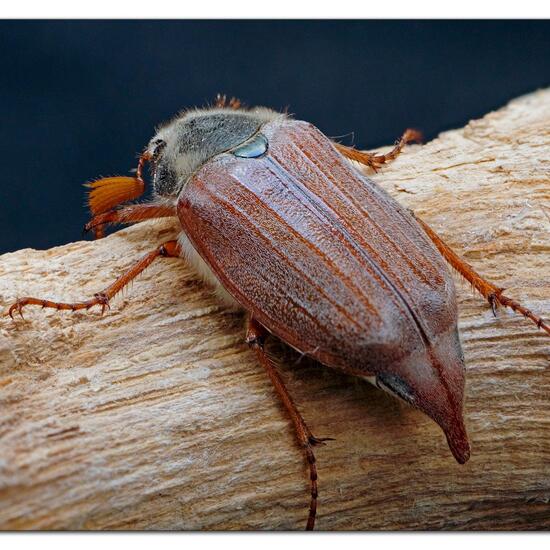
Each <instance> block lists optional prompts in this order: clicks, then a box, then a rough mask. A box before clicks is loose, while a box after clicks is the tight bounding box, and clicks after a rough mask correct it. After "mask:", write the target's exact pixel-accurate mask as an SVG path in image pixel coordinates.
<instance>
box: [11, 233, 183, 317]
mask: <svg viewBox="0 0 550 550" xmlns="http://www.w3.org/2000/svg"><path fill="white" fill-rule="evenodd" d="M179 255H180V249H179V245H178V242H177V241H167V242H165V243H164V244H161V245H160V246H158V247H157V248H156V249H155V250H153V251H152V252H149V253H148V254H146V255H145V256H143V258H141V259H140V260H138V261H137V262H136V263H135V264H134V265H133V266H132V267H131V268H130V269H129V270H128V271H127V272H126V273H124V274H123V275H121V276H120V277H119V278H118V279H117V280H116V281H115V282H114V283H113V284H111V285H110V286H108V287H107V288H106V289H105V290H103V291H101V292H97V293H96V294H94V297H93V298H91V299H89V300H85V301H82V302H73V303H65V302H53V301H51V300H44V299H41V298H32V297H25V298H20V299H18V300H17V301H16V302H15V303H14V304H12V306H11V307H10V308H9V310H8V314H9V316H10V317H11V318H12V319H13V314H14V312H15V311H17V312H19V315H21V317H23V308H24V307H25V306H28V305H36V306H42V308H45V307H47V308H52V309H57V310H70V311H77V310H79V309H90V308H91V307H93V306H96V305H99V306H101V313H102V314H103V313H104V312H105V309H107V308H108V307H109V300H110V299H111V298H112V297H113V296H115V294H117V293H118V292H120V291H121V290H122V289H123V288H124V287H125V286H126V285H127V284H128V283H129V282H130V281H132V280H133V279H135V278H136V277H137V276H138V275H139V274H140V273H141V272H142V271H144V270H145V269H146V268H147V267H149V266H150V265H151V264H152V263H153V262H154V261H155V260H156V259H157V258H160V257H165V258H176V257H179Z"/></svg>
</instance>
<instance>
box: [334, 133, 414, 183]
mask: <svg viewBox="0 0 550 550" xmlns="http://www.w3.org/2000/svg"><path fill="white" fill-rule="evenodd" d="M414 141H417V142H418V141H422V134H421V133H420V132H419V131H418V130H413V129H411V128H408V129H407V130H405V132H403V135H402V136H401V138H400V139H398V140H397V142H396V143H395V146H394V148H393V149H392V150H391V151H390V152H389V153H386V154H384V155H381V154H379V153H366V152H364V151H359V150H357V149H355V147H346V146H345V145H341V144H340V143H335V146H336V149H338V151H339V152H340V153H341V154H342V155H344V156H345V157H346V158H348V159H349V160H354V161H355V162H359V163H360V164H363V165H364V166H368V167H369V168H371V169H372V170H374V171H375V172H377V171H378V170H379V169H380V168H382V166H384V165H385V164H388V163H389V162H391V161H392V160H395V159H396V158H397V157H398V156H399V154H400V153H401V151H402V150H403V148H404V147H405V145H407V143H411V142H414Z"/></svg>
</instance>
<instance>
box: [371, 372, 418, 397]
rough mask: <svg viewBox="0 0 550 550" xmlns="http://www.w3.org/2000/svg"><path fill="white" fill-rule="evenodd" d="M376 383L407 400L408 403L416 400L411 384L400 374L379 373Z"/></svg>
mask: <svg viewBox="0 0 550 550" xmlns="http://www.w3.org/2000/svg"><path fill="white" fill-rule="evenodd" d="M376 385H377V386H378V387H379V388H381V389H383V390H386V391H388V392H389V393H391V394H392V395H395V396H396V397H399V398H400V399H403V401H406V402H407V403H413V402H414V393H413V392H412V390H411V388H410V387H409V385H408V384H407V383H406V382H405V381H404V380H403V379H402V378H399V376H396V375H395V374H379V375H377V376H376Z"/></svg>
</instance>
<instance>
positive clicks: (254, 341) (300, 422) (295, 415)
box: [246, 317, 332, 531]
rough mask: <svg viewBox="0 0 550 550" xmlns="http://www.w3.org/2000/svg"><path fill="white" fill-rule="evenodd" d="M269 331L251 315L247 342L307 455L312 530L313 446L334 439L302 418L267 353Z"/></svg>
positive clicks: (314, 510) (314, 509)
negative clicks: (315, 431) (316, 433)
mask: <svg viewBox="0 0 550 550" xmlns="http://www.w3.org/2000/svg"><path fill="white" fill-rule="evenodd" d="M267 334H268V333H267V331H266V330H265V329H264V327H262V326H261V325H260V324H259V323H258V322H257V321H255V319H254V318H253V317H250V318H249V320H248V328H247V332H246V342H247V344H248V345H249V346H250V347H251V348H252V349H254V350H255V351H256V355H257V357H258V360H259V362H260V363H261V365H262V366H263V367H264V369H265V371H266V373H267V375H268V376H269V379H270V380H271V382H272V384H273V386H274V387H275V391H276V392H277V394H278V395H279V397H280V399H281V401H282V403H283V405H284V407H285V409H286V410H287V412H288V414H289V415H290V418H291V420H292V423H293V424H294V429H295V432H296V437H297V438H298V442H299V443H300V446H301V447H302V448H303V449H304V453H305V456H306V460H307V464H308V467H309V479H310V483H311V500H310V504H309V515H308V519H307V524H306V530H307V531H311V530H312V529H313V527H314V525H315V516H316V513H317V497H318V494H319V493H318V489H317V467H316V465H315V454H314V452H313V447H314V446H315V445H319V444H321V443H322V442H323V441H329V440H332V438H330V437H326V438H321V439H319V438H316V437H315V436H314V435H313V434H312V433H311V430H310V429H309V428H308V426H307V424H306V422H305V420H304V419H303V418H302V415H301V414H300V412H299V411H298V408H297V407H296V404H295V403H294V401H293V399H292V397H291V396H290V394H289V393H288V390H287V389H286V386H285V384H284V382H283V379H282V378H281V375H280V374H279V373H278V371H277V369H276V367H275V365H274V363H273V361H272V360H271V359H270V358H269V356H268V355H267V353H266V351H265V349H264V341H265V338H266V336H267Z"/></svg>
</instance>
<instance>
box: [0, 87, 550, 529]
mask: <svg viewBox="0 0 550 550" xmlns="http://www.w3.org/2000/svg"><path fill="white" fill-rule="evenodd" d="M549 148H550V90H544V91H539V92H537V93H534V94H531V95H528V96H525V97H522V98H519V99H517V100H515V101H513V102H512V103H510V104H509V105H508V106H507V107H505V108H503V109H502V110H500V111H497V112H494V113H491V114H489V115H487V116H486V117H484V118H483V119H481V120H475V121H472V122H470V123H469V124H468V125H467V126H466V127H465V128H463V129H460V130H455V131H451V132H446V133H444V134H442V135H441V136H440V137H438V138H437V139H435V140H434V141H432V142H431V143H428V144H426V145H424V146H414V147H410V148H408V149H407V150H406V152H405V153H404V154H403V155H402V156H401V157H399V159H398V160H396V161H395V162H394V163H393V164H392V165H391V166H389V167H387V168H384V169H383V170H382V171H381V172H380V173H378V174H376V175H373V176H372V177H373V178H374V179H375V180H376V181H377V182H378V183H379V184H380V185H382V186H384V188H386V189H387V190H388V191H389V192H390V193H392V194H393V195H394V196H395V197H397V198H398V200H400V201H401V202H402V203H404V204H405V205H407V206H409V207H411V208H413V209H414V210H415V211H416V212H417V213H418V215H419V216H421V217H423V218H424V219H425V220H426V221H427V222H428V223H430V224H431V225H432V227H434V228H435V229H436V230H438V231H439V232H440V234H441V235H442V236H443V237H444V238H445V239H446V240H447V241H448V242H449V244H451V245H452V246H454V248H455V250H456V251H458V252H459V253H461V254H463V255H464V256H465V257H466V259H467V260H468V261H469V262H470V263H472V264H473V265H474V266H475V267H476V268H477V269H478V270H479V271H480V272H481V273H482V274H484V275H486V276H487V277H488V278H489V279H490V280H492V281H494V282H495V283H497V284H498V285H500V286H503V287H506V288H507V289H508V293H509V294H510V295H511V296H514V297H516V298H518V299H520V300H522V301H523V302H524V303H525V304H526V305H527V306H528V307H530V308H532V309H533V310H535V311H537V312H540V313H541V314H543V315H544V314H545V313H546V314H548V313H549V312H550V277H549V275H550V272H549V260H550V231H549V230H550V182H549V173H550V153H549V151H550V149H549ZM174 231H175V228H174V227H173V226H171V225H170V224H169V223H165V222H162V223H160V222H157V223H143V224H139V225H137V226H134V227H131V228H127V229H125V230H122V231H119V232H117V233H115V234H113V235H111V236H109V237H107V238H105V239H103V240H100V241H97V242H75V243H72V244H68V245H66V246H61V247H57V248H53V249H51V250H45V251H37V250H29V249H27V250H20V251H18V252H15V253H13V254H5V255H4V256H2V257H0V306H1V307H2V309H4V308H6V307H7V306H8V305H9V304H10V303H11V302H12V301H13V300H14V299H15V298H17V297H18V296H23V295H35V296H44V297H49V298H53V299H65V300H78V299H82V298H87V297H89V296H91V295H92V294H93V293H95V292H96V291H98V290H101V289H102V288H104V287H105V286H106V285H107V284H109V283H110V282H111V281H112V280H113V279H114V278H115V277H116V276H117V275H119V274H120V273H121V272H122V271H124V269H125V268H126V267H127V266H129V265H130V264H131V263H132V262H133V261H134V259H136V258H138V257H139V256H140V255H141V254H143V253H144V252H146V251H148V250H150V249H152V248H153V247H154V246H155V245H157V244H158V243H160V242H162V241H163V240H165V239H167V238H169V237H170V236H171V235H172V234H173V233H174ZM457 282H458V290H459V296H460V303H459V307H460V334H461V338H462V341H463V345H464V350H465V355H466V362H467V369H468V373H467V391H466V411H465V412H466V422H467V426H468V428H469V433H470V436H471V441H472V458H471V459H470V461H469V462H468V463H467V464H466V465H465V466H459V465H458V464H456V463H455V461H454V460H453V458H452V456H451V454H450V452H449V450H448V448H447V445H446V442H445V439H444V436H443V434H442V433H441V432H440V430H439V428H438V427H437V426H436V425H435V424H434V423H433V422H432V421H431V420H429V419H428V418H427V417H425V416H424V415H422V414H421V413H420V412H418V411H416V410H413V409H411V408H408V407H406V406H405V405H402V404H400V403H398V402H397V401H396V400H394V399H393V398H391V397H389V396H387V395H385V394H383V393H382V392H380V391H379V390H377V389H375V388H374V387H371V386H370V385H369V384H368V383H367V382H364V381H361V380H358V379H355V378H353V377H349V376H345V375H342V374H340V373H338V372H334V371H331V370H329V369H326V368H324V367H321V366H319V365H317V364H315V363H313V362H311V361H308V360H306V359H302V358H300V357H299V356H297V355H296V354H295V353H293V352H291V351H289V350H287V349H286V348H285V347H284V346H282V345H275V346H274V350H273V351H274V353H276V354H278V356H279V360H280V363H281V370H282V373H283V375H284V377H285V379H286V381H287V383H288V386H289V389H290V391H291V392H292V394H293V395H294V396H295V398H296V400H297V402H298V403H299V405H300V407H301V410H302V412H303V415H304V417H305V418H306V419H307V421H308V422H309V424H310V426H311V427H312V429H313V431H314V433H315V434H316V435H317V436H319V437H325V436H332V437H335V438H336V441H332V442H329V443H328V444H327V445H325V446H323V447H320V448H318V450H317V459H318V471H319V476H320V497H319V513H318V522H317V527H318V528H319V529H325V530H336V529H535V528H539V529H540V528H549V527H550V504H549V502H550V415H549V411H550V405H549V398H550V369H549V366H550V365H549V362H550V361H549V358H550V338H548V336H545V335H544V334H543V333H542V332H541V331H539V330H537V328H536V327H535V326H534V325H532V324H531V323H529V322H528V321H526V320H524V319H523V318H521V317H519V316H517V315H514V314H513V313H511V312H506V311H499V312H498V314H497V317H496V318H495V317H494V316H493V314H492V312H491V310H490V308H489V307H488V305H487V304H486V303H485V302H484V301H483V300H482V299H481V298H480V297H479V296H477V295H474V293H473V292H472V290H471V289H470V288H469V287H468V285H467V284H465V283H463V282H461V281H459V279H458V277H457ZM25 314H26V320H24V321H22V320H20V319H18V320H16V321H15V322H13V321H11V320H10V319H9V318H6V317H2V318H1V319H0V331H1V333H0V362H1V363H0V411H1V415H0V527H1V528H3V529H302V528H303V527H304V525H305V520H306V517H307V507H308V502H309V496H308V480H307V473H306V468H305V466H304V463H303V459H302V453H301V450H300V449H299V448H298V447H297V445H296V443H295V440H294V434H293V430H292V427H291V425H290V423H289V421H288V419H287V417H286V415H285V412H284V411H283V409H282V408H281V407H280V405H279V403H278V402H277V399H276V397H275V395H274V392H273V390H272V388H271V387H270V383H269V381H268V380H267V378H266V377H265V374H264V372H263V370H262V369H261V367H259V366H258V365H257V364H256V361H255V358H254V355H253V354H252V353H251V352H250V351H249V350H248V349H247V348H246V346H245V344H244V343H243V334H244V323H243V316H242V314H240V313H236V312H231V311H227V310H224V309H223V308H222V307H221V306H220V305H219V303H218V302H217V300H216V298H215V297H214V296H213V295H212V294H211V292H210V291H209V289H208V288H207V287H205V286H204V285H203V284H202V283H201V282H199V281H197V279H196V278H195V276H194V275H193V273H192V272H191V271H190V269H189V268H188V267H187V266H186V265H185V263H184V262H183V261H180V260H178V259H165V260H160V261H158V262H157V263H155V264H154V265H153V266H152V267H151V268H149V269H148V270H147V271H146V272H145V274H144V275H143V276H141V278H140V279H139V280H138V281H136V283H135V284H134V285H133V286H132V287H131V288H130V289H129V290H128V292H126V293H125V294H124V295H123V296H121V297H119V298H118V299H116V300H114V301H113V304H112V309H111V310H110V311H109V312H108V313H107V314H105V315H104V316H101V315H100V313H99V311H97V310H92V311H90V312H77V313H67V312H62V313H58V312H55V311H51V310H44V311H40V310H39V309H36V308H34V309H31V308H29V309H28V310H26V311H25Z"/></svg>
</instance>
